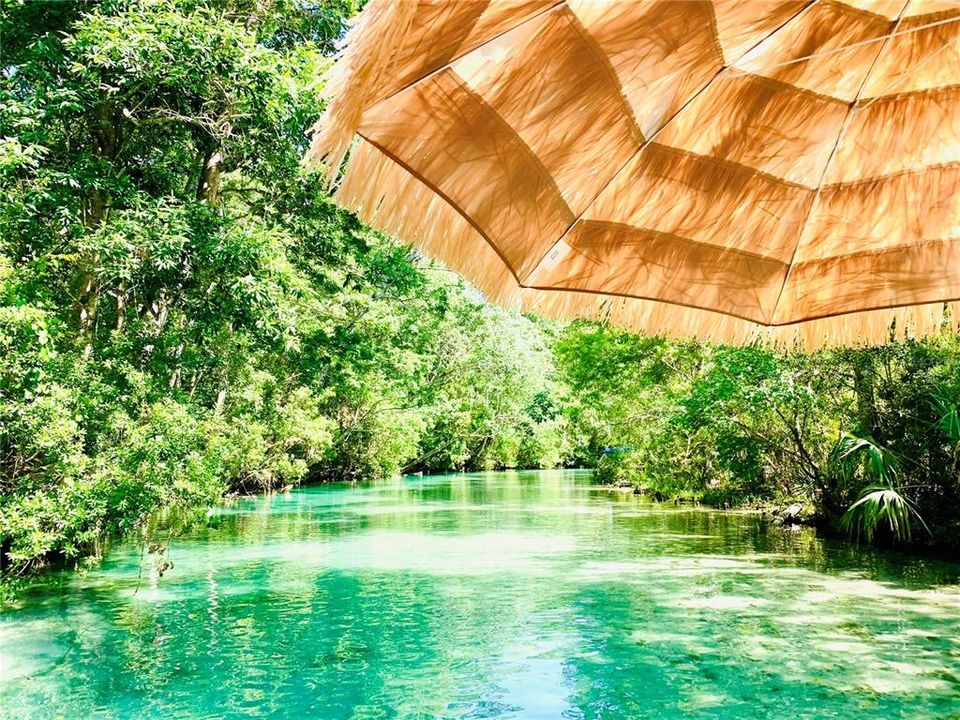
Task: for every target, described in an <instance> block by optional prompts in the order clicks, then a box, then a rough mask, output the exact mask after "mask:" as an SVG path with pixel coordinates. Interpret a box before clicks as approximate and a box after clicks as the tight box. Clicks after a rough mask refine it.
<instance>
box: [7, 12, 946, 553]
mask: <svg viewBox="0 0 960 720" xmlns="http://www.w3.org/2000/svg"><path fill="white" fill-rule="evenodd" d="M2 2H3V3H4V4H3V8H4V13H3V14H2V15H0V38H2V42H0V53H2V56H0V189H2V193H0V557H2V558H3V561H2V562H3V563H4V564H7V565H10V566H13V567H16V568H25V567H28V566H30V565H31V564H32V563H34V562H35V561H36V560H38V559H40V558H43V557H45V556H48V555H49V554H51V553H60V554H63V555H65V556H68V557H75V556H78V555H80V554H82V553H83V552H85V551H86V550H88V549H89V548H91V546H92V545H93V544H94V543H95V542H96V541H97V539H98V538H100V537H102V535H103V534H104V533H106V532H111V531H128V530H131V529H135V528H140V527H142V526H143V523H144V520H145V518H146V517H147V516H148V515H149V514H150V513H151V512H152V511H153V510H155V509H157V508H161V507H166V508H178V507H179V508H190V507H200V506H203V505H204V504H206V503H209V502H211V501H214V500H216V499H217V498H219V497H221V496H222V495H223V494H224V493H226V492H250V491H258V490H264V489H270V488H276V487H283V486H286V485H289V484H292V483H295V482H298V481H301V480H304V479H306V480H329V479H365V478H372V477H378V476H383V475H386V474H389V473H394V472H397V471H401V470H406V471H421V470H422V471H439V470H450V469H472V468H495V467H514V466H524V467H546V466H555V465H559V464H579V465H594V464H597V465H598V467H599V469H600V474H601V477H603V478H605V479H608V480H611V481H618V482H626V483H631V484H634V485H637V486H638V487H640V488H642V489H644V490H646V491H647V492H649V493H650V494H652V495H654V496H658V497H686V498H697V499H705V500H710V501H713V502H717V503H742V502H746V501H751V500H757V501H762V502H769V501H771V500H777V499H788V498H801V499H804V500H807V501H809V502H811V503H812V504H814V505H815V506H816V508H817V509H818V511H819V513H820V514H821V516H822V517H824V518H827V519H829V520H831V521H833V522H837V521H838V520H839V518H841V517H842V516H843V514H844V512H846V511H847V509H848V508H849V507H850V506H851V505H853V506H854V510H853V511H852V512H853V514H852V515H848V521H847V523H846V524H847V526H849V527H850V528H851V529H855V530H858V531H859V532H861V533H862V534H863V535H865V536H868V537H872V536H873V535H874V534H877V535H878V536H883V535H884V533H886V534H887V535H890V534H891V533H892V535H893V536H896V537H905V536H906V532H905V531H908V530H909V527H910V518H911V517H912V518H916V517H918V514H919V516H922V517H923V518H924V519H926V521H927V523H928V524H929V525H930V528H931V529H932V530H933V532H934V533H935V534H936V535H937V538H938V540H939V541H941V542H942V541H945V539H947V538H952V537H955V536H956V535H955V532H954V531H955V530H956V529H957V528H956V525H957V519H956V518H957V517H958V514H957V513H956V509H957V508H958V507H960V497H958V488H957V477H958V462H960V419H958V412H957V408H958V405H960V372H958V368H957V358H958V357H960V353H957V347H956V340H955V339H954V338H952V337H947V338H943V339H941V340H937V341H933V342H926V343H906V344H898V345H891V346H889V347H885V348H881V349H876V350H864V351H856V352H854V351H833V352H826V353H820V354H817V355H813V356H808V355H801V354H789V355H781V354H776V353H774V352H771V351H769V350H765V349H760V348H740V349H733V348H717V347H710V346H704V345H699V344H695V343H676V342H667V341H665V340H661V339H655V338H645V337H641V336H638V335H635V334H630V333H626V332H621V331H617V330H614V329H611V328H608V327H605V326H603V325H602V324H595V323H587V322H583V323H574V324H571V325H568V326H565V327H560V326H557V325H553V324H550V323H546V322H543V321H539V320H535V319H532V318H528V317H524V316H520V315H518V314H516V313H511V312H506V311H503V310H499V309H496V308H494V307H491V306H489V305H487V304H485V303H484V302H483V299H482V298H481V297H480V296H479V295H478V294H477V293H476V292H475V291H474V290H472V289H471V288H469V287H468V286H466V285H465V284H464V283H463V282H462V281H460V280H459V279H458V278H456V276H454V275H452V274H451V273H449V272H448V271H446V270H444V269H442V268H439V267H436V266H434V265H432V264H430V263H429V262H428V261H426V260H425V259H424V258H422V257H420V256H419V255H418V254H417V253H415V252H414V251H412V250H410V248H408V247H405V246H402V245H400V244H398V243H396V242H395V241H392V240H390V239H387V238H383V237H381V236H379V235H377V234H376V233H373V232H372V231H370V230H368V229H367V228H364V227H363V226H362V225H361V224H359V223H358V222H357V220H356V219H355V218H354V217H353V216H351V215H349V214H348V213H345V212H343V211H341V210H339V209H338V208H336V207H335V206H334V205H333V203H332V202H331V201H330V199H329V197H328V196H327V194H326V192H325V190H324V188H323V186H322V184H321V182H320V180H319V178H318V177H317V176H315V175H312V174H310V173H308V172H304V171H303V170H302V169H301V167H300V159H301V157H302V155H303V152H304V150H305V149H306V137H305V132H306V130H307V129H308V128H309V126H310V124H311V123H312V122H313V121H314V120H315V119H316V117H317V116H318V114H319V111H320V109H321V105H322V102H321V99H320V91H321V89H322V88H321V85H322V78H323V74H324V70H325V68H326V67H327V66H328V65H329V63H330V60H329V58H330V55H331V53H332V51H333V49H334V43H335V41H336V40H337V39H338V38H339V37H340V36H341V34H342V30H343V24H344V20H345V18H346V17H347V16H348V15H350V14H351V13H352V12H353V11H354V10H355V7H354V2H353V0H321V1H320V2H316V3H304V2H302V0H258V1H257V2H254V1H253V0H101V1H100V2H82V1H80V0H78V1H76V2H69V1H65V2H57V3H31V2H27V3H22V2H18V1H17V0H2ZM845 432H849V433H853V436H855V437H857V438H863V443H861V444H859V445H858V444H857V442H856V441H851V440H845V439H844V438H845V437H846V436H845V435H844V433H845ZM853 436H851V437H853ZM838 442H840V446H839V449H837V450H835V446H837V443H838ZM851 442H853V444H852V445H851V444H850V443H851ZM864 443H865V444H864ZM859 458H866V459H865V460H862V461H861V460H859ZM890 458H898V461H897V465H898V467H899V472H898V473H896V475H895V476H893V475H890V474H889V473H888V474H886V475H885V474H884V473H883V472H880V470H878V468H879V467H881V466H882V467H892V465H890V463H889V459H890ZM874 485H877V486H879V489H877V490H874V489H870V490H867V491H866V492H867V494H863V493H864V489H865V488H868V487H872V486H874ZM880 491H882V493H883V494H882V495H876V494H875V493H877V492H880ZM891 493H892V494H891ZM898 528H899V529H898Z"/></svg>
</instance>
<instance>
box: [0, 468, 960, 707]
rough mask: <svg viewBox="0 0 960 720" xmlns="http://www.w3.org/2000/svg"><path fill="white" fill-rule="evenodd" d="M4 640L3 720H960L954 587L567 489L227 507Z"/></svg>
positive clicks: (112, 568)
mask: <svg viewBox="0 0 960 720" xmlns="http://www.w3.org/2000/svg"><path fill="white" fill-rule="evenodd" d="M214 521H215V522H214V527H211V528H207V529H203V530H201V531H197V532H195V533H194V534H192V535H190V536H188V537H186V538H183V539H180V540H177V541H175V542H174V543H173V544H172V546H171V555H172V559H173V561H174V563H175V567H174V569H173V570H172V571H170V572H169V573H167V574H166V575H165V576H164V577H163V578H158V577H156V574H155V573H154V572H153V571H152V570H151V567H152V564H151V563H150V561H149V559H148V560H145V561H144V569H143V572H142V576H141V573H140V566H141V555H140V549H139V548H138V547H135V546H132V545H129V546H127V545H118V546H115V547H114V548H113V549H112V550H111V552H110V553H109V554H108V555H107V557H106V560H105V562H104V563H103V565H102V566H101V567H99V568H98V569H96V570H93V571H91V572H89V573H87V574H86V575H82V574H79V573H67V572H63V573H53V574H49V575H47V576H45V577H44V578H43V579H42V581H41V582H39V583H37V584H36V585H35V586H33V587H32V589H31V590H30V592H29V593H28V594H27V595H26V597H25V598H24V599H23V600H22V601H20V602H18V603H17V604H16V605H13V606H8V607H7V608H5V610H4V612H3V614H2V616H0V662H2V665H0V716H2V717H7V718H32V717H37V718H46V717H51V718H53V717H64V718H71V719H73V718H164V719H165V720H166V719H172V718H259V717H270V718H322V719H324V720H339V719H340V718H344V719H346V718H548V719H550V720H558V719H560V718H624V719H627V718H629V719H631V720H633V719H635V718H658V719H660V718H665V719H668V720H669V719H671V718H832V717H836V718H923V719H924V720H929V719H930V718H948V717H956V718H960V632H958V631H960V588H958V586H957V585H955V584H954V583H956V582H957V580H958V567H957V566H955V565H948V564H942V563H934V562H931V561H929V560H926V561H923V560H908V559H906V558H902V557H899V556H892V555H889V554H879V553H869V552H866V551H858V550H856V549H854V548H849V547H844V546H843V545H841V544H827V543H824V542H822V541H819V540H816V539H814V538H813V537H812V536H811V535H810V534H808V533H800V534H795V533H789V532H785V531H782V530H774V529H771V530H769V531H767V530H765V529H764V527H763V525H762V523H761V522H760V521H759V520H758V519H757V518H756V517H754V516H750V515H743V514H732V513H730V514H724V513H718V512H710V511H698V510H692V509H683V508H676V507H674V506H657V505H650V504H645V503H643V502H640V501H638V500H636V499H634V498H633V497H630V496H624V495H620V494H616V493H610V492H607V491H603V490H600V489H597V488H592V487H590V485H589V476H588V475H587V474H584V473H573V472H542V473H488V474H475V475H454V476H445V477H435V478H423V479H403V480H395V481H392V482H389V483H384V484H381V485H374V486H367V487H359V488H356V487H352V488H346V487H323V488H315V489H307V490H303V491H300V492H295V493H293V494H290V495H284V496H276V497H272V498H266V499H261V500H255V501H245V502H241V503H239V504H237V505H235V506H233V507H230V508H224V509H223V510H222V511H221V512H220V513H219V514H218V515H217V516H216V517H215V518H214Z"/></svg>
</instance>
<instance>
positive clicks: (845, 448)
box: [830, 433, 897, 487]
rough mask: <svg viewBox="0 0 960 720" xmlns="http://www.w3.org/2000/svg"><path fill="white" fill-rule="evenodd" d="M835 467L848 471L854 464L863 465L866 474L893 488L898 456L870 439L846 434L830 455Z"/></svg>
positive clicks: (875, 480)
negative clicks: (857, 462)
mask: <svg viewBox="0 0 960 720" xmlns="http://www.w3.org/2000/svg"><path fill="white" fill-rule="evenodd" d="M830 458H831V461H832V462H833V463H834V465H836V466H838V467H840V468H843V469H844V470H846V472H847V474H849V471H850V470H851V469H852V466H853V465H854V463H855V462H856V461H857V460H859V461H860V462H862V463H863V470H864V473H865V474H866V476H867V477H868V478H870V479H871V480H873V481H874V482H877V483H882V484H884V485H887V486H889V487H892V486H893V485H894V483H895V481H896V478H897V456H896V455H895V454H894V453H893V452H891V451H890V450H888V449H886V448H885V447H882V446H881V445H879V444H877V443H876V442H874V441H873V440H871V439H870V438H866V437H857V436H856V435H852V434H850V433H844V434H843V437H841V438H840V440H839V441H838V442H837V444H836V445H835V446H834V448H833V451H832V452H831V454H830Z"/></svg>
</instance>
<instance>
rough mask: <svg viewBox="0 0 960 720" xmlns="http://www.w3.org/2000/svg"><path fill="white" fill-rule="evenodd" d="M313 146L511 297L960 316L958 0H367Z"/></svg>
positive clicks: (451, 259) (725, 312)
mask: <svg viewBox="0 0 960 720" xmlns="http://www.w3.org/2000/svg"><path fill="white" fill-rule="evenodd" d="M330 87H331V91H332V93H333V98H334V99H333V100H332V102H331V104H330V107H329V109H328V111H327V112H326V113H325V115H324V117H322V118H321V120H320V122H319V123H318V125H317V128H315V136H314V140H313V145H312V148H311V159H312V160H313V161H315V162H320V161H323V160H326V162H327V167H328V168H329V169H330V170H331V171H332V172H334V173H336V172H337V171H339V169H340V167H341V165H342V161H343V159H344V157H345V156H346V153H347V150H348V147H349V148H350V150H349V159H348V163H347V168H346V172H345V174H344V175H343V177H342V178H341V180H340V185H339V188H338V190H337V198H338V201H339V202H341V203H342V204H344V205H345V206H347V207H350V208H352V209H354V210H356V211H357V212H358V213H359V214H360V216H361V217H362V218H363V219H364V220H366V221H367V222H369V223H371V224H372V225H374V226H376V227H379V228H381V229H382V230H384V231H386V232H389V233H392V234H395V235H397V236H399V237H401V238H403V239H406V240H409V241H411V242H414V243H416V244H417V245H419V246H420V247H422V248H423V249H424V251H425V252H426V253H428V254H430V255H432V256H435V257H437V258H439V259H440V260H441V261H443V262H445V263H446V264H448V265H450V266H452V267H453V268H455V269H457V270H459V271H460V272H462V273H463V274H465V275H466V276H467V277H468V278H469V279H471V280H472V281H473V282H474V283H476V284H477V285H478V287H480V288H481V289H482V290H483V291H484V292H485V293H486V294H487V295H488V297H490V298H491V299H492V300H494V301H497V302H501V303H505V304H514V305H520V306H522V307H524V308H525V309H532V310H535V311H539V312H544V313H547V314H550V315H553V316H557V317H574V316H597V315H600V316H603V317H606V318H608V319H610V320H611V321H612V322H615V323H619V324H621V325H626V326H629V327H632V328H638V329H644V330H646V331H648V332H652V333H667V334H671V335H680V336H696V337H703V338H708V339H715V340H723V341H729V342H748V341H750V340H751V339H752V338H754V337H756V336H757V335H758V334H759V335H768V336H773V337H775V338H779V339H781V340H783V341H786V342H790V343H792V342H799V343H801V344H803V345H805V346H807V347H812V346H819V345H822V344H825V343H827V344H838V343H854V342H860V341H867V342H880V341H884V340H885V339H887V338H888V337H889V336H890V333H891V327H893V331H894V332H895V333H897V334H916V335H920V334H927V333H930V332H933V331H936V330H937V329H939V328H940V327H941V326H942V324H943V322H945V321H946V322H951V323H955V322H956V319H957V318H958V316H960V306H958V307H955V306H954V301H957V300H960V3H957V2H956V1H955V0H950V1H946V0H906V1H904V0H844V2H836V1H832V0H814V1H813V2H810V1H780V2H769V1H767V0H748V1H747V2H743V1H742V0H703V1H699V2H698V1H693V0H691V1H689V2H682V1H677V0H666V1H664V2H654V1H652V0H650V1H647V0H636V1H618V2H614V1H611V0H560V1H557V0H394V1H390V0H372V1H371V2H370V3H369V4H368V6H367V8H366V9H365V10H364V11H363V13H362V14H361V16H360V19H359V21H358V23H357V25H356V26H355V27H354V28H353V30H352V31H351V34H350V36H349V37H348V45H347V49H346V51H345V53H344V56H343V57H342V58H341V60H340V61H339V63H338V66H337V68H336V70H335V77H334V78H333V80H332V81H331V85H330Z"/></svg>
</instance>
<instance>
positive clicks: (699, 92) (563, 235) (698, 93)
mask: <svg viewBox="0 0 960 720" xmlns="http://www.w3.org/2000/svg"><path fill="white" fill-rule="evenodd" d="M819 1H820V0H810V2H808V3H806V4H805V5H804V6H803V7H802V8H800V9H799V10H798V11H797V12H795V13H794V14H793V15H791V16H790V17H789V18H787V19H786V20H784V21H783V22H782V23H780V25H778V26H777V27H776V28H774V29H773V30H771V31H770V32H769V33H767V34H766V35H765V36H764V37H763V38H761V39H760V40H758V41H757V42H756V43H754V44H753V45H751V46H750V48H749V49H747V50H746V51H745V52H743V53H741V54H740V55H739V56H738V57H737V59H736V60H734V61H733V62H732V63H729V64H727V65H723V66H722V67H721V68H720V69H719V70H718V71H717V72H716V74H715V75H714V76H713V77H712V78H710V79H709V80H708V81H707V82H706V83H705V84H704V85H703V87H701V88H700V89H699V90H697V91H696V92H695V93H694V94H693V95H691V96H690V97H689V98H687V100H686V101H685V102H684V103H683V105H681V106H680V108H679V109H678V110H677V111H676V112H675V113H673V115H671V116H670V117H669V118H667V119H666V121H664V122H663V124H661V125H660V127H658V128H657V129H656V130H655V131H654V132H653V134H652V135H651V136H650V137H649V138H647V139H646V140H645V141H644V142H643V143H642V144H641V145H640V147H639V148H637V149H636V151H635V152H633V153H632V154H631V155H630V157H629V158H627V160H626V162H624V163H623V165H621V166H620V168H619V169H618V170H617V172H615V173H614V174H613V176H612V177H611V178H610V180H608V181H607V182H606V183H605V184H604V185H603V187H601V188H600V190H598V191H597V192H596V194H595V195H594V196H593V197H592V198H591V199H590V202H588V203H587V204H586V205H585V206H584V209H583V210H582V211H581V212H580V213H579V214H578V215H577V216H576V217H575V218H574V219H573V221H572V222H571V223H570V224H569V225H568V226H567V228H566V229H565V230H564V231H563V232H562V233H561V234H560V236H559V237H558V238H557V239H556V240H554V241H553V242H552V243H551V244H550V247H548V248H547V251H546V252H545V253H543V255H542V256H541V258H540V259H539V260H538V261H537V262H536V264H534V265H533V267H532V269H531V270H530V271H529V272H528V273H527V274H526V275H525V276H524V278H523V281H522V282H521V283H520V286H521V287H528V286H527V285H526V282H527V281H528V280H529V279H530V278H531V277H532V276H533V274H534V273H536V272H537V270H538V269H539V268H540V266H541V265H543V262H544V260H546V259H547V257H548V256H549V255H550V253H552V252H553V251H554V249H555V248H556V247H557V246H558V245H559V244H560V243H561V242H562V241H563V240H564V238H566V237H567V236H568V235H569V234H570V231H571V230H573V228H574V227H575V226H576V224H577V223H578V222H579V221H580V219H581V218H582V217H583V216H584V214H585V213H586V212H587V210H589V209H590V207H591V206H592V205H593V204H594V203H595V202H596V201H597V198H599V197H600V196H601V195H602V194H603V192H604V191H605V190H606V189H607V188H609V187H610V186H611V185H612V184H613V183H614V182H615V181H616V179H617V178H618V177H619V176H620V174H621V173H623V171H624V170H625V169H626V168H627V166H629V165H630V163H631V162H633V160H634V158H636V157H637V156H638V155H639V154H640V153H641V152H643V151H644V150H645V149H646V148H647V146H649V145H650V143H652V142H653V141H654V140H655V139H656V138H657V136H658V135H660V133H661V132H663V130H664V129H665V128H666V127H667V126H668V125H669V124H670V123H671V122H673V121H674V120H675V119H676V118H677V117H678V116H679V115H680V113H682V112H683V111H684V110H685V109H686V108H687V107H688V106H689V105H690V104H691V103H692V102H693V101H694V100H696V99H697V98H698V97H700V96H701V95H702V94H703V93H704V92H705V91H706V90H707V89H708V88H710V86H712V85H713V83H714V82H716V80H717V79H718V78H719V77H720V76H722V75H724V74H725V73H726V72H727V71H728V70H729V69H730V68H731V67H732V66H733V65H736V64H737V63H738V62H740V61H741V60H742V59H743V58H744V57H746V56H747V55H748V54H749V53H751V52H753V51H754V50H755V49H756V48H758V47H759V46H760V45H762V44H763V43H765V42H766V41H767V40H769V39H770V38H771V37H773V36H774V35H776V34H777V33H778V32H780V31H781V30H783V29H784V28H785V27H787V25H789V24H790V23H792V22H793V21H794V20H796V19H797V18H798V17H800V16H801V15H803V14H805V13H806V12H807V11H808V10H809V9H810V8H811V7H813V6H814V5H816V4H817V3H818V2H819ZM908 1H909V0H908Z"/></svg>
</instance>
